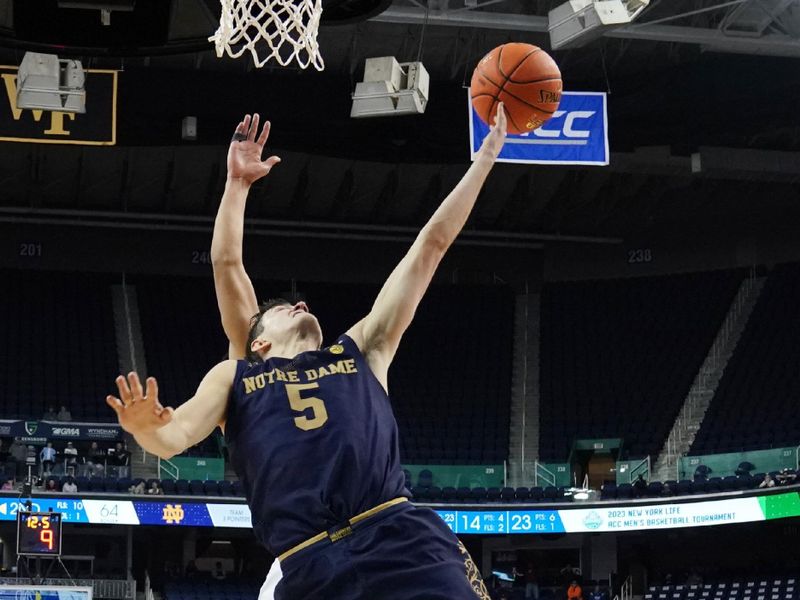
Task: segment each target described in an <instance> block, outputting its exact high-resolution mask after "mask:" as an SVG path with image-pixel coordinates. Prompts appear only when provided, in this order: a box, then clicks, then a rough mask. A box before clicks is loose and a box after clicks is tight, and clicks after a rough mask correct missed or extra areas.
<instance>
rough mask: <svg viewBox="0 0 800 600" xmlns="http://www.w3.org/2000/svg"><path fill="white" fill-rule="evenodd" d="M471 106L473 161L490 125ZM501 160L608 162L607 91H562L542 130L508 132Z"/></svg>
mask: <svg viewBox="0 0 800 600" xmlns="http://www.w3.org/2000/svg"><path fill="white" fill-rule="evenodd" d="M467 102H468V106H469V132H470V153H471V156H472V160H475V154H476V153H477V152H478V150H479V149H480V147H481V143H482V142H483V138H485V137H486V134H487V133H489V126H488V125H487V124H486V123H484V122H483V121H481V120H480V118H479V117H478V115H477V113H476V112H475V110H474V109H473V108H472V101H471V100H470V98H469V93H467ZM497 160H498V162H509V163H528V164H551V165H607V164H608V161H609V152H608V117H607V113H606V94H605V93H604V92H563V93H562V94H561V103H560V104H559V106H558V110H557V111H556V112H555V113H554V114H553V117H552V118H551V119H550V120H549V121H548V122H547V123H545V124H544V125H543V126H542V127H540V128H539V129H535V130H534V131H531V132H528V133H523V134H520V135H509V136H508V137H507V138H506V143H505V145H504V146H503V149H502V150H501V151H500V155H499V156H498V158H497Z"/></svg>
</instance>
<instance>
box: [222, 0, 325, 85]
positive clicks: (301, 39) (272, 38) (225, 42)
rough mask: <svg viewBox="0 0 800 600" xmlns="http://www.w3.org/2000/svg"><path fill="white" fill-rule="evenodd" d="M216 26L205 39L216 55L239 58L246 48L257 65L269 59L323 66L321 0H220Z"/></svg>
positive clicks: (261, 65)
mask: <svg viewBox="0 0 800 600" xmlns="http://www.w3.org/2000/svg"><path fill="white" fill-rule="evenodd" d="M221 1H222V16H221V17H220V21H219V29H217V32H216V33H215V34H214V35H213V36H211V37H210V38H208V40H209V41H210V42H214V44H215V45H216V49H217V56H219V57H221V56H222V55H223V54H225V53H227V54H228V56H230V57H231V58H239V57H240V56H241V55H242V54H244V53H245V52H247V51H250V53H251V54H252V55H253V61H254V62H255V65H256V66H257V67H263V66H264V65H265V64H266V63H267V62H268V61H269V60H270V59H274V60H275V61H276V62H277V63H278V64H280V65H281V66H284V67H285V66H288V65H289V63H291V62H296V63H297V64H299V65H300V67H301V68H303V69H306V68H308V67H309V65H314V68H315V69H317V70H318V71H322V70H323V69H324V68H325V63H324V61H323V60H322V56H321V55H320V53H319V44H318V43H317V33H318V31H319V21H320V17H322V0H221Z"/></svg>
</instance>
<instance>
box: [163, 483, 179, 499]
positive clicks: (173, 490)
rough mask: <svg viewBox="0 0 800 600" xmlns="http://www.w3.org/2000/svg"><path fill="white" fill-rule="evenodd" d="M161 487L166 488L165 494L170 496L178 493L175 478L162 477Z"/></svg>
mask: <svg viewBox="0 0 800 600" xmlns="http://www.w3.org/2000/svg"><path fill="white" fill-rule="evenodd" d="M161 489H162V490H164V494H166V495H168V496H174V495H175V494H177V493H178V490H177V487H176V486H175V480H174V479H162V480H161Z"/></svg>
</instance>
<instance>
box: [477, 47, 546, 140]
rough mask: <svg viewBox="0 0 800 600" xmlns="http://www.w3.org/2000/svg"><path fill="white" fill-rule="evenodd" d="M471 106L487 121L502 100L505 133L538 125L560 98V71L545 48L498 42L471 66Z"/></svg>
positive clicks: (489, 120)
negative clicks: (473, 69) (505, 116)
mask: <svg viewBox="0 0 800 600" xmlns="http://www.w3.org/2000/svg"><path fill="white" fill-rule="evenodd" d="M470 94H471V96H472V106H473V107H475V111H476V112H477V113H478V116H479V117H480V118H481V120H483V121H484V122H485V123H488V124H491V123H492V122H493V119H494V116H495V114H496V112H497V103H498V102H502V103H503V104H504V106H505V109H506V115H507V116H508V133H525V132H527V131H533V130H534V129H537V128H539V127H541V126H542V124H544V123H545V122H546V121H547V120H548V119H549V118H550V117H552V116H553V113H554V112H555V111H556V109H557V108H558V103H559V102H560V101H561V71H559V69H558V65H556V62H555V61H554V60H553V59H552V58H551V57H550V55H549V54H547V52H545V51H544V50H542V49H541V48H539V47H538V46H533V45H531V44H518V43H509V44H503V45H502V46H498V47H497V48H495V49H494V50H492V51H491V52H489V53H488V54H487V55H486V56H484V57H483V58H482V59H481V61H480V62H479V63H478V66H477V67H475V72H474V73H473V74H472V83H471V84H470Z"/></svg>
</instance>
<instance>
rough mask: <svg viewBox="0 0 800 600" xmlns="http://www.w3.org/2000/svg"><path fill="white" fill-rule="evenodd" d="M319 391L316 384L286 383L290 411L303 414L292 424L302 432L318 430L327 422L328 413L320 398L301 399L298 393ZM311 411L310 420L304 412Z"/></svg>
mask: <svg viewBox="0 0 800 600" xmlns="http://www.w3.org/2000/svg"><path fill="white" fill-rule="evenodd" d="M316 389H319V384H318V383H287V384H286V395H287V396H289V406H291V407H292V410H294V411H297V412H299V413H303V414H302V415H301V416H299V417H295V418H294V424H295V425H296V426H297V427H298V428H299V429H302V430H303V431H310V430H311V429H319V428H320V427H322V426H323V425H325V423H326V422H327V421H328V411H327V410H325V403H324V402H323V401H322V400H321V399H320V398H315V397H314V396H309V397H308V398H303V397H302V396H301V395H300V392H303V391H306V390H316ZM309 409H311V414H312V415H313V416H312V417H311V418H309V417H308V415H307V413H306V411H307V410H309Z"/></svg>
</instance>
